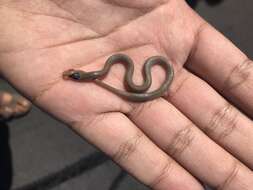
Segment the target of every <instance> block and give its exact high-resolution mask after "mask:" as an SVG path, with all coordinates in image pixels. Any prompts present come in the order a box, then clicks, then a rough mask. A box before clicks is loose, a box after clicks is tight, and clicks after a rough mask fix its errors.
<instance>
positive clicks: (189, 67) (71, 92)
mask: <svg viewBox="0 0 253 190" xmlns="http://www.w3.org/2000/svg"><path fill="white" fill-rule="evenodd" d="M0 7H1V8H0V26H1V30H0V72H1V74H2V75H3V76H4V77H5V79H6V80H8V81H9V82H10V83H11V84H12V85H13V86H15V87H16V88H17V89H18V90H19V91H20V92H22V93H23V94H24V95H25V96H26V97H28V98H30V99H31V100H32V101H33V103H35V104H36V105H38V106H40V107H41V108H42V109H43V110H45V111H47V112H48V113H50V114H51V115H53V116H54V117H56V118H58V119H59V120H61V121H62V122H64V123H66V124H67V125H68V126H70V127H71V128H72V129H73V130H75V131H76V132H77V133H78V134H79V135H80V136H82V137H83V138H84V139H86V140H88V141H89V142H90V143H92V144H94V145H95V146H97V147H98V148H99V149H101V150H102V151H103V152H105V153H106V154H107V155H109V156H111V157H112V159H113V160H114V161H115V162H117V163H118V164H119V165H120V166H121V167H122V168H124V169H125V170H127V171H128V172H129V173H130V174H131V175H133V176H135V177H136V178H137V179H138V180H139V181H141V182H142V183H144V184H146V185H148V186H150V187H151V188H153V189H156V190H185V189H187V190H203V186H202V185H201V183H200V182H199V181H203V182H205V183H207V184H208V185H210V186H213V187H215V188H216V189H219V190H238V189H243V190H251V189H252V187H253V174H252V169H253V124H252V118H253V94H252V92H253V79H252V76H253V74H252V73H253V70H252V68H253V67H252V61H251V60H250V59H249V58H248V57H247V56H246V55H245V54H244V53H243V52H242V51H240V50H239V49H238V48H236V47H235V46H234V45H233V44H232V43H231V42H230V41H229V40H228V39H226V38H225V37H224V36H223V35H222V34H220V33H219V32H217V31H216V30H215V29H214V28H213V27H211V26H210V25H209V24H208V23H206V22H205V21H204V20H203V19H202V18H200V17H199V16H198V15H197V14H196V13H195V12H194V11H193V10H191V9H190V8H189V7H188V6H187V4H186V3H185V1H183V0H145V1H143V0H135V1H129V0H85V1H84V0H72V1H69V0H54V1H53V0H51V1H49V0H11V1H10V0H2V1H1V3H0ZM214 14H215V13H214ZM186 31H187V32H186ZM118 52H121V53H124V54H127V55H129V56H130V57H131V58H132V59H133V61H134V62H135V63H136V64H135V66H136V67H135V68H136V72H137V73H136V74H134V77H133V80H134V81H136V83H138V82H139V81H141V80H142V77H141V75H140V74H138V71H140V68H142V63H144V60H146V59H147V58H148V57H149V56H150V55H161V56H164V57H166V59H167V60H168V62H169V63H170V64H172V65H173V68H174V71H175V77H174V80H173V83H172V84H171V86H170V89H169V93H168V94H169V95H168V96H166V97H164V98H158V99H156V100H153V101H148V102H145V103H141V104H140V103H138V104H136V103H133V102H129V101H125V100H123V99H122V98H120V97H118V96H117V95H115V94H113V93H110V92H108V90H105V89H103V88H101V87H99V86H98V85H96V84H94V83H77V82H73V81H66V80H64V79H62V73H63V72H64V71H66V70H68V69H73V68H74V69H77V70H83V71H96V70H98V69H99V68H102V66H103V64H104V61H105V59H106V58H107V57H108V56H110V55H112V54H115V53H118ZM110 72H111V73H110V74H109V75H108V77H106V79H105V80H104V81H105V82H108V83H110V84H112V85H113V86H115V87H116V88H117V89H124V88H123V86H122V82H121V81H122V80H123V79H122V76H123V75H124V68H123V67H122V65H120V64H117V65H115V66H114V67H113V68H112V69H111V71H110ZM152 75H153V77H152V80H153V82H152V86H151V90H152V89H156V88H158V87H159V84H161V82H162V81H163V80H164V70H163V69H161V68H160V67H154V68H153V69H152ZM52 143H53V142H52ZM27 159H29V158H27ZM36 167H37V166H36ZM108 172H109V171H108Z"/></svg>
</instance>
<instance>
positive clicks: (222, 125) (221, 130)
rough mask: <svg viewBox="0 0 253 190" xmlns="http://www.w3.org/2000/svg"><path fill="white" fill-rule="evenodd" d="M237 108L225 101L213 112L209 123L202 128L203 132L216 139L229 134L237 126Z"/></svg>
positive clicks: (219, 139)
mask: <svg viewBox="0 0 253 190" xmlns="http://www.w3.org/2000/svg"><path fill="white" fill-rule="evenodd" d="M237 116H238V112H237V110H236V109H235V108H234V107H233V106H232V105H230V104H229V103H227V104H226V105H225V106H224V107H223V108H222V109H220V110H218V111H217V112H215V113H214V115H213V117H212V119H211V121H210V123H209V124H208V126H207V127H206V128H205V129H204V131H205V133H206V134H208V135H212V136H213V137H214V138H216V139H217V140H218V141H221V140H222V139H224V138H226V137H227V136H229V135H231V134H232V132H233V131H234V130H235V129H236V126H237Z"/></svg>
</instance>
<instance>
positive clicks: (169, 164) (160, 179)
mask: <svg viewBox="0 0 253 190" xmlns="http://www.w3.org/2000/svg"><path fill="white" fill-rule="evenodd" d="M172 164H173V160H169V159H168V160H167V162H166V164H165V166H164V167H163V168H162V169H161V170H160V172H158V175H157V176H156V177H155V178H154V180H153V181H152V183H150V185H149V186H150V187H151V188H152V189H159V188H158V187H159V186H160V184H162V182H163V181H164V180H165V179H167V177H168V176H169V175H170V173H171V172H170V171H171V169H172Z"/></svg>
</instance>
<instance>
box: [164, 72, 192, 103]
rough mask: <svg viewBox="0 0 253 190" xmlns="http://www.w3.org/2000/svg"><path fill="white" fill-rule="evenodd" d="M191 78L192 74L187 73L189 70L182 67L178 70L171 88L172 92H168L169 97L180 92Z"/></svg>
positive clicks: (171, 97)
mask: <svg viewBox="0 0 253 190" xmlns="http://www.w3.org/2000/svg"><path fill="white" fill-rule="evenodd" d="M190 78H191V75H189V74H187V72H186V71H185V70H183V69H180V70H179V71H178V72H177V76H176V77H175V79H174V82H173V84H172V86H171V88H170V92H169V93H168V96H167V97H168V99H173V97H175V96H176V94H178V92H180V90H181V89H182V88H183V87H184V86H185V85H186V84H187V82H188V80H189V79H190Z"/></svg>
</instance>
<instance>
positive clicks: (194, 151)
mask: <svg viewBox="0 0 253 190" xmlns="http://www.w3.org/2000/svg"><path fill="white" fill-rule="evenodd" d="M158 110H159V111H158ZM128 115H129V117H130V118H131V119H132V120H133V122H134V123H135V124H137V125H138V126H139V127H140V128H141V129H142V131H144V132H145V133H146V134H147V135H148V136H149V138H151V139H152V140H153V141H154V142H155V143H156V144H157V145H159V146H160V147H161V148H162V149H163V150H164V151H166V152H167V153H168V154H169V155H171V156H172V157H173V158H174V159H175V160H176V161H178V162H179V163H180V164H181V165H182V166H183V167H184V168H186V169H187V170H188V171H190V172H191V173H192V174H193V175H194V176H196V177H198V178H199V179H200V180H202V181H204V182H206V183H208V184H209V185H211V186H213V187H216V188H218V189H222V190H228V189H229V190H238V189H241V184H244V189H247V190H249V189H251V188H252V185H253V174H252V172H251V171H250V170H249V169H248V168H247V167H245V166H244V165H243V164H241V163H240V162H239V161H237V160H236V159H235V158H234V157H233V156H231V155H230V154H229V153H227V152H226V151H225V150H224V149H222V148H221V147H220V146H218V145H217V144H216V143H214V142H213V141H212V140H210V139H209V138H208V137H207V136H206V135H205V134H204V133H203V132H202V131H200V130H199V129H198V128H197V127H196V126H195V125H194V124H193V123H191V122H190V121H189V120H188V119H187V118H186V117H184V116H183V115H182V114H181V113H180V112H179V111H178V110H177V109H176V108H175V107H174V106H173V105H171V104H169V103H168V102H167V101H166V100H164V99H159V100H156V101H153V102H148V103H145V104H142V105H139V106H138V105H137V106H136V107H133V110H132V111H131V112H130V113H128Z"/></svg>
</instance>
